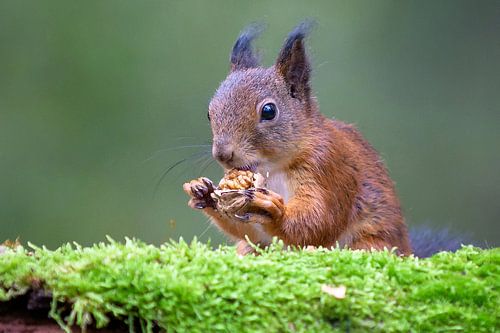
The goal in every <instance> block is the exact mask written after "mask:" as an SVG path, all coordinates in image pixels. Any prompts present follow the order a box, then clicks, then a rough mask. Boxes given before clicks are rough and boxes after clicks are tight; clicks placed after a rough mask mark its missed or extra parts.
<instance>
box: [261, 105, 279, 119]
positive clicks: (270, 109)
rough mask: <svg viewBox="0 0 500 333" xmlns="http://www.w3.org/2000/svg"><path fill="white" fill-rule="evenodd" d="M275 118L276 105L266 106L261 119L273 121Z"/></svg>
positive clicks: (263, 108) (263, 107)
mask: <svg viewBox="0 0 500 333" xmlns="http://www.w3.org/2000/svg"><path fill="white" fill-rule="evenodd" d="M274 117H276V105H274V104H273V103H267V104H264V106H262V110H261V112H260V119H261V120H273V119H274Z"/></svg>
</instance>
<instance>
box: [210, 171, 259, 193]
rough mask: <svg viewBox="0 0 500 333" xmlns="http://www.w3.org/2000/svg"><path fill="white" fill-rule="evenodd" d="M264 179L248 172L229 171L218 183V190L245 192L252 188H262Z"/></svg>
mask: <svg viewBox="0 0 500 333" xmlns="http://www.w3.org/2000/svg"><path fill="white" fill-rule="evenodd" d="M264 183H265V180H264V177H263V176H262V175H261V174H259V173H253V172H252V171H250V170H237V169H231V170H229V171H227V172H226V174H225V175H224V178H222V179H221V181H220V182H219V190H237V191H238V190H247V189H249V188H252V187H263V186H264Z"/></svg>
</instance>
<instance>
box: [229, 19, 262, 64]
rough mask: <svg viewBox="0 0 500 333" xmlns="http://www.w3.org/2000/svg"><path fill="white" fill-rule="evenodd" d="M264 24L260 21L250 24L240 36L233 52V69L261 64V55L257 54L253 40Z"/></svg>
mask: <svg viewBox="0 0 500 333" xmlns="http://www.w3.org/2000/svg"><path fill="white" fill-rule="evenodd" d="M262 31H264V26H263V25H262V24H259V23H252V24H250V25H248V26H247V27H246V28H245V29H243V31H242V32H241V33H240V35H239V36H238V39H237V40H236V43H234V46H233V50H232V52H231V71H235V70H239V69H246V68H251V67H257V66H258V65H259V56H258V55H257V54H255V52H254V50H253V48H252V41H253V40H254V39H255V38H257V37H258V36H259V35H260V34H261V33H262Z"/></svg>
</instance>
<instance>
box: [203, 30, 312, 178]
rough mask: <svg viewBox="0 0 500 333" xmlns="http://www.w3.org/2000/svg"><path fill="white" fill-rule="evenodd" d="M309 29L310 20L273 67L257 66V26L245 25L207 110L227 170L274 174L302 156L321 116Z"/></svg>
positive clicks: (216, 148)
mask: <svg viewBox="0 0 500 333" xmlns="http://www.w3.org/2000/svg"><path fill="white" fill-rule="evenodd" d="M311 27H312V22H309V21H308V22H303V23H301V24H299V25H298V26H297V27H296V28H295V29H294V30H293V31H292V32H291V33H290V34H289V35H288V37H287V39H286V40H285V43H284V45H283V47H282V49H281V51H280V53H279V55H278V58H277V60H276V63H275V64H274V65H273V66H271V67H269V68H263V67H260V66H259V59H258V56H257V55H256V54H255V52H254V50H253V48H252V45H251V44H252V40H253V39H255V38H256V37H257V36H258V35H259V34H260V33H261V31H262V29H261V28H260V27H259V26H256V25H251V26H249V27H247V28H246V29H245V30H244V31H243V32H242V33H241V34H240V36H239V37H238V39H237V40H236V43H235V45H234V47H233V50H232V53H231V70H230V73H229V75H228V76H227V78H226V79H225V80H224V82H222V83H221V85H220V87H219V88H218V89H217V92H216V93H215V95H214V97H213V98H212V100H211V102H210V106H209V111H208V118H209V120H210V125H211V127H212V134H213V146H212V153H213V156H214V158H215V159H216V160H217V161H218V162H219V163H220V164H221V165H222V166H223V167H224V168H228V169H229V168H239V169H251V170H255V169H256V168H257V167H259V169H261V170H273V169H277V168H281V167H284V166H286V165H287V164H288V163H290V161H292V160H293V158H294V156H295V154H298V153H299V152H300V149H301V146H302V145H304V136H305V135H308V133H310V131H311V129H312V128H313V126H312V125H313V122H314V119H315V118H317V110H316V109H317V108H316V106H315V102H314V97H312V96H311V92H310V90H311V89H310V83H309V77H310V72H311V69H310V64H309V60H308V58H307V54H306V49H305V46H304V39H305V37H306V36H307V34H308V32H309V31H310V30H311Z"/></svg>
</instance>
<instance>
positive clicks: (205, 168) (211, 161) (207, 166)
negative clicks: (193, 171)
mask: <svg viewBox="0 0 500 333" xmlns="http://www.w3.org/2000/svg"><path fill="white" fill-rule="evenodd" d="M214 162H215V160H214V159H210V160H209V161H208V164H207V165H205V166H204V167H203V168H202V169H201V171H200V174H203V172H205V170H207V169H208V168H209V167H210V166H211V165H212V163H214Z"/></svg>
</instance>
